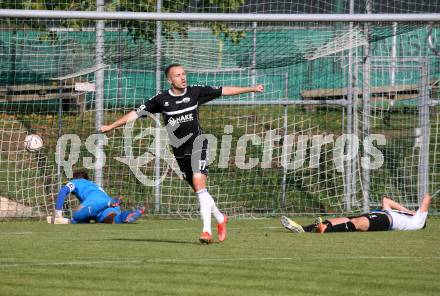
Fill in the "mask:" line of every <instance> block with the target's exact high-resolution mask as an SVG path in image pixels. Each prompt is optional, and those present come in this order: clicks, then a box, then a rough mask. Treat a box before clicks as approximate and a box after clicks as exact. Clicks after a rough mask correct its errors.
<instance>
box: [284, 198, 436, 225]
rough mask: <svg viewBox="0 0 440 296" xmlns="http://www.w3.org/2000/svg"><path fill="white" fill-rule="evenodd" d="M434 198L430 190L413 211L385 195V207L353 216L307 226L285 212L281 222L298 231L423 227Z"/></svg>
mask: <svg viewBox="0 0 440 296" xmlns="http://www.w3.org/2000/svg"><path fill="white" fill-rule="evenodd" d="M438 192H439V191H437V192H436V193H435V194H437V193H438ZM435 194H434V195H435ZM431 200H432V197H431V196H430V195H429V194H425V196H424V197H423V200H422V202H421V204H420V207H419V209H418V210H417V211H411V210H409V209H407V208H405V207H404V206H402V205H401V204H399V203H398V202H396V201H394V200H392V199H390V198H388V197H386V196H384V197H383V199H382V210H377V211H371V212H369V213H366V214H362V215H359V216H353V217H338V218H330V219H327V220H325V221H324V222H322V219H321V218H317V219H316V221H315V223H314V224H311V225H307V226H301V225H299V224H298V223H296V222H295V221H292V220H290V219H289V218H287V217H285V216H282V217H281V224H282V225H283V226H284V227H285V228H286V229H288V230H290V231H292V232H294V233H300V232H318V233H328V232H354V231H387V230H419V229H422V228H425V226H426V218H427V216H428V209H429V206H430V204H431Z"/></svg>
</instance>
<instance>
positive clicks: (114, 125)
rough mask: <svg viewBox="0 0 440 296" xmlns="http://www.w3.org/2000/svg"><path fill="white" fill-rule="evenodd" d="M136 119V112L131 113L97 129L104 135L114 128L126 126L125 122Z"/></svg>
mask: <svg viewBox="0 0 440 296" xmlns="http://www.w3.org/2000/svg"><path fill="white" fill-rule="evenodd" d="M137 118H138V115H137V113H136V111H131V112H128V113H127V114H125V115H124V116H122V117H121V118H119V119H117V120H116V121H115V122H113V123H112V124H109V125H103V126H101V127H100V128H99V131H100V132H103V133H106V132H108V131H111V130H112V129H114V128H117V127H120V126H121V125H124V124H126V123H127V122H130V121H133V120H136V119H137Z"/></svg>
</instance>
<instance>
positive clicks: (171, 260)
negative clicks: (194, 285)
mask: <svg viewBox="0 0 440 296" xmlns="http://www.w3.org/2000/svg"><path fill="white" fill-rule="evenodd" d="M316 259H319V258H318V257H313V258H304V257H266V258H264V257H263V258H257V257H249V258H185V259H175V258H162V259H146V260H142V259H140V260H105V261H64V262H23V263H9V262H1V261H0V263H1V265H0V268H8V267H21V266H62V265H68V266H75V265H79V266H81V265H112V264H138V265H143V264H151V263H189V262H236V261H255V262H257V261H308V260H316ZM323 259H324V257H323ZM325 259H327V260H329V259H330V260H440V256H428V257H410V256H355V257H342V256H341V257H325Z"/></svg>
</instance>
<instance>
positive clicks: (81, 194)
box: [56, 179, 111, 210]
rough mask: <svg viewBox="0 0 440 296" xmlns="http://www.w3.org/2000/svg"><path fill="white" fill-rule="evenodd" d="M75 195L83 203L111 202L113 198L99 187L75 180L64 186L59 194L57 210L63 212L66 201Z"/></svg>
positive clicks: (81, 180)
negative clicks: (71, 195)
mask: <svg viewBox="0 0 440 296" xmlns="http://www.w3.org/2000/svg"><path fill="white" fill-rule="evenodd" d="M69 193H73V194H74V195H75V196H76V197H77V198H78V199H79V200H80V202H81V203H83V202H85V201H86V200H88V201H95V202H106V203H108V202H109V201H111V197H110V196H109V195H108V194H107V193H106V192H105V191H104V190H103V189H102V188H101V187H99V186H98V185H96V184H95V183H93V182H92V181H89V180H86V179H73V180H71V181H69V182H68V183H67V184H66V185H65V186H63V187H62V188H61V190H60V192H59V193H58V197H57V202H56V209H57V210H61V209H62V207H63V204H64V200H65V199H66V197H67V196H68V195H69Z"/></svg>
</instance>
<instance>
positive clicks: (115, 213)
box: [48, 171, 144, 224]
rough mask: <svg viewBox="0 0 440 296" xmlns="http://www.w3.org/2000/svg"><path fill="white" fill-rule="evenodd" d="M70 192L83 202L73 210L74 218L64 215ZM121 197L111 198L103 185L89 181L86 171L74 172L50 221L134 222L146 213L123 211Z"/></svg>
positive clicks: (142, 210) (58, 199) (65, 222)
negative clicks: (64, 206) (65, 202)
mask: <svg viewBox="0 0 440 296" xmlns="http://www.w3.org/2000/svg"><path fill="white" fill-rule="evenodd" d="M69 193H73V194H74V195H75V196H76V197H77V198H78V199H79V200H80V202H81V204H80V205H79V207H78V208H77V209H75V210H74V211H73V215H72V219H70V220H69V219H67V218H64V217H63V211H62V210H63V204H64V201H65V199H66V197H67V196H68V195H69ZM121 202H122V200H121V199H120V198H111V197H110V196H109V195H108V194H107V193H106V192H105V191H104V190H103V189H102V188H101V187H99V186H98V185H96V184H95V183H93V182H92V181H89V176H88V174H87V173H86V172H84V171H77V172H74V173H73V179H72V180H70V181H69V182H68V183H67V184H66V185H64V186H63V187H62V188H61V189H60V191H59V192H58V196H57V200H56V206H55V217H54V219H53V221H52V217H50V220H51V221H49V219H48V222H49V223H54V224H70V223H72V224H78V223H90V221H91V220H94V221H95V222H96V223H115V224H122V223H133V222H135V221H136V220H138V219H139V218H140V217H141V215H142V214H143V213H144V209H138V210H135V211H121V209H120V207H119V205H120V204H121Z"/></svg>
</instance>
